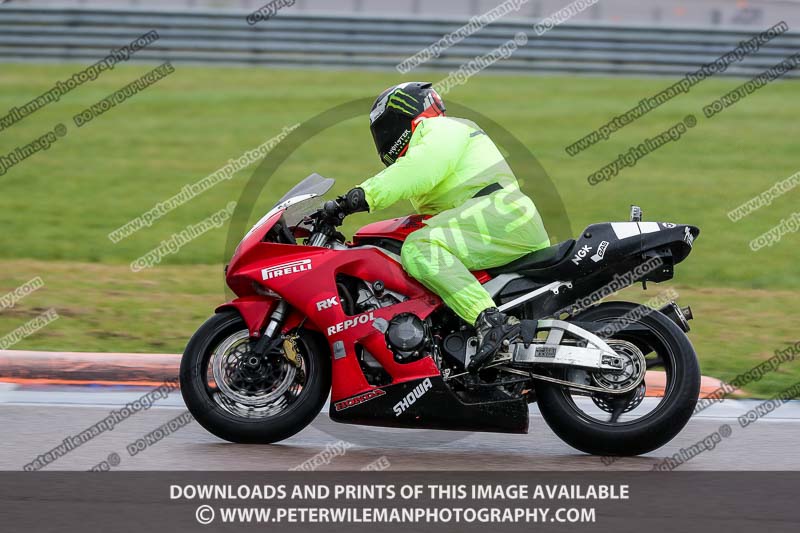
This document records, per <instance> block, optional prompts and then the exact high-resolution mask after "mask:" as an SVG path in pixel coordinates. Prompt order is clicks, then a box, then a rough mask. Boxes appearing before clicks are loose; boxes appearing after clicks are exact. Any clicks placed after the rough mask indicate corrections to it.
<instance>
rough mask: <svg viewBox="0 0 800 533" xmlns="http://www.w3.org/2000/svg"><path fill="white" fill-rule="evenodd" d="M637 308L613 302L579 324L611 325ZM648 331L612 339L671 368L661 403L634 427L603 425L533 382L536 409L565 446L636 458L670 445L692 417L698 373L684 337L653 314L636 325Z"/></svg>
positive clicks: (557, 389)
mask: <svg viewBox="0 0 800 533" xmlns="http://www.w3.org/2000/svg"><path fill="white" fill-rule="evenodd" d="M636 307H637V305H636V304H631V303H627V302H611V303H605V304H600V305H598V306H595V307H593V308H591V309H589V310H588V311H586V312H584V313H581V314H580V315H579V316H578V317H576V319H577V320H580V321H583V322H613V321H614V320H615V319H618V318H619V317H621V316H623V315H625V314H626V313H627V312H629V311H631V310H632V309H634V308H636ZM637 323H638V324H639V325H643V326H645V327H647V329H649V330H650V335H648V336H647V337H649V339H647V340H646V339H644V338H642V336H641V334H638V335H639V337H638V338H634V337H632V335H631V333H626V334H623V333H619V334H617V335H615V336H613V337H612V338H620V339H627V340H629V341H631V342H634V343H635V344H641V343H645V344H648V345H653V344H658V345H659V346H650V347H651V348H653V349H654V351H656V353H657V354H658V355H659V356H660V357H662V358H665V359H669V361H670V364H671V365H672V368H671V370H667V372H668V375H667V380H668V383H667V387H666V391H665V395H664V398H663V400H662V402H661V403H660V404H659V405H658V407H656V408H655V409H654V410H653V411H652V412H651V413H649V414H647V415H646V416H644V417H642V419H641V420H637V421H635V422H629V423H628V422H626V423H620V424H611V423H603V422H600V421H597V420H596V419H594V418H592V417H589V416H587V415H586V414H585V413H583V412H582V411H581V410H580V409H578V408H577V407H576V404H575V403H574V402H573V401H572V398H571V395H570V394H569V392H567V389H565V388H564V387H562V386H560V385H557V384H555V383H548V382H545V381H537V382H536V395H537V398H538V403H539V409H540V411H541V413H542V416H543V417H544V419H545V422H547V425H548V426H550V428H551V429H552V430H553V432H555V434H556V435H558V436H559V437H560V438H561V439H562V440H564V442H566V443H567V444H569V445H570V446H572V447H573V448H576V449H578V450H580V451H582V452H586V453H589V454H594V455H640V454H644V453H647V452H650V451H653V450H655V449H657V448H660V447H661V446H663V445H665V444H666V443H667V442H669V441H670V440H672V439H673V438H674V437H675V436H676V435H677V434H678V433H679V432H680V431H681V430H682V429H683V428H684V426H685V425H686V423H687V422H688V421H689V418H690V417H691V416H692V413H693V411H694V408H695V405H696V404H697V399H698V395H699V393H700V367H699V364H698V362H697V355H696V354H695V351H694V348H693V347H692V344H691V342H690V341H689V339H688V337H687V336H686V334H685V333H684V332H683V331H682V330H681V329H680V328H679V327H678V326H677V325H676V324H675V323H674V322H672V320H670V319H669V318H668V317H666V316H665V315H663V314H662V313H660V312H658V311H655V310H654V311H653V312H651V313H649V314H648V315H646V316H644V317H642V318H640V319H639V320H638V322H637Z"/></svg>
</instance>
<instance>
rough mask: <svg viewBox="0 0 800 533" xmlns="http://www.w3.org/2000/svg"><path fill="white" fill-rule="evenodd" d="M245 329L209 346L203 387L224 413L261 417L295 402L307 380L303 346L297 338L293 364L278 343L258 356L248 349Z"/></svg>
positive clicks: (244, 416) (276, 413)
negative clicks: (211, 347) (295, 357)
mask: <svg viewBox="0 0 800 533" xmlns="http://www.w3.org/2000/svg"><path fill="white" fill-rule="evenodd" d="M252 347H253V343H252V342H251V340H250V334H249V332H248V330H246V329H245V330H240V331H237V332H235V333H233V334H231V335H229V336H228V337H226V338H225V339H223V340H222V341H221V342H220V343H219V344H218V345H217V346H216V348H214V349H212V350H211V351H210V352H209V354H208V358H207V360H206V361H205V365H204V366H205V381H206V391H207V393H208V395H209V397H210V398H211V400H212V401H213V402H214V403H216V404H217V405H218V406H220V407H221V408H222V409H223V410H224V411H226V412H227V413H229V414H231V415H234V416H237V417H242V418H250V419H253V418H256V419H264V418H270V417H274V416H277V415H279V414H283V413H284V412H286V411H287V410H289V409H291V408H292V407H293V406H294V405H296V404H297V403H298V401H299V399H300V398H301V396H302V393H303V391H304V389H305V386H306V384H307V382H308V368H307V357H306V356H305V354H306V353H307V352H306V348H305V345H304V344H303V343H302V342H298V348H299V349H298V362H299V366H295V365H294V364H293V363H291V362H290V361H289V360H288V359H287V358H286V357H284V351H283V348H282V347H278V348H276V349H274V350H272V351H271V352H270V353H268V354H265V355H264V356H262V357H259V356H257V355H256V354H255V353H253V350H252Z"/></svg>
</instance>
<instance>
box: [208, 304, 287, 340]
mask: <svg viewBox="0 0 800 533" xmlns="http://www.w3.org/2000/svg"><path fill="white" fill-rule="evenodd" d="M277 303H278V300H277V299H276V298H269V297H267V296H244V297H242V298H236V299H235V300H231V301H230V302H228V303H225V304H222V305H220V306H219V307H217V308H216V309H214V312H215V313H222V312H225V311H229V310H233V311H236V312H237V313H239V315H241V317H242V319H243V320H244V322H245V324H247V329H248V330H250V336H251V337H260V336H261V331H262V330H263V329H264V327H266V325H267V320H268V319H269V316H270V314H272V310H273V309H275V306H276V305H277Z"/></svg>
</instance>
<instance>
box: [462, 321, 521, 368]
mask: <svg viewBox="0 0 800 533" xmlns="http://www.w3.org/2000/svg"><path fill="white" fill-rule="evenodd" d="M475 329H476V330H477V332H478V349H477V351H476V352H475V355H474V356H473V358H472V360H470V362H469V364H468V365H467V370H468V371H469V372H472V373H475V372H477V371H478V370H480V369H481V368H482V367H483V366H485V365H486V364H487V363H489V362H490V361H491V360H492V359H493V358H494V356H495V355H496V354H497V351H498V350H499V349H500V347H501V346H502V345H503V341H506V340H508V341H513V340H514V339H515V338H516V337H518V336H519V334H520V325H519V320H517V319H516V318H515V317H513V316H507V315H505V314H504V313H501V312H500V310H498V309H497V308H496V307H490V308H488V309H485V310H484V311H483V312H481V314H480V315H478V319H477V320H476V321H475Z"/></svg>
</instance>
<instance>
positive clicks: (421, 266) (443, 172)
mask: <svg viewBox="0 0 800 533" xmlns="http://www.w3.org/2000/svg"><path fill="white" fill-rule="evenodd" d="M369 119H370V130H371V131H372V137H373V139H374V141H375V147H376V148H377V150H378V155H379V156H380V158H381V161H382V162H383V163H384V164H385V165H386V167H387V168H386V169H384V170H383V171H381V172H379V173H378V174H376V175H375V176H373V177H371V178H369V179H367V180H366V181H364V182H363V183H361V184H360V185H359V186H357V187H355V188H354V189H351V190H350V191H349V192H348V193H347V194H346V195H344V196H341V197H340V198H339V206H340V208H341V210H342V212H343V214H344V215H349V214H352V213H356V212H360V211H370V212H372V211H377V210H380V209H384V208H386V207H388V206H390V205H392V204H394V203H395V202H397V201H399V200H406V199H407V200H410V201H411V203H412V205H413V206H414V208H415V210H416V211H417V212H418V213H420V214H428V215H434V216H433V217H431V218H429V219H427V220H426V221H425V222H424V227H423V228H421V229H418V230H416V231H414V232H413V233H411V234H410V235H409V236H408V238H407V239H406V241H405V243H404V244H403V247H402V249H401V261H402V265H403V268H404V269H405V270H406V272H408V274H409V275H411V276H412V277H413V278H415V279H416V280H418V281H419V282H420V283H422V284H423V285H425V286H426V287H427V288H429V289H430V290H431V291H433V292H435V293H436V294H437V295H439V296H440V297H441V298H442V300H443V301H444V302H445V304H447V305H448V306H449V307H450V309H452V310H453V311H454V312H455V313H456V314H457V315H458V316H459V317H461V318H462V319H463V320H464V321H466V322H467V323H469V324H474V325H475V329H476V330H477V334H478V348H477V352H476V354H475V356H474V357H473V358H472V360H471V361H470V363H469V365H468V367H467V369H468V370H469V371H471V372H476V371H477V370H479V369H480V368H481V367H482V366H485V365H486V364H487V363H488V362H490V360H491V359H492V356H494V355H495V354H496V353H497V351H498V349H499V348H500V347H501V345H502V343H503V341H504V340H507V339H508V340H511V339H512V338H514V337H516V336H517V335H518V334H519V322H518V321H517V319H516V318H514V317H510V316H507V315H505V314H504V313H501V312H500V311H499V310H498V309H497V307H495V303H494V301H493V300H492V297H491V296H490V295H489V293H488V292H486V290H485V289H484V288H483V287H482V286H481V284H480V283H479V282H478V281H477V279H476V278H475V277H474V275H473V274H471V273H470V271H471V270H482V269H486V268H492V267H497V266H500V265H505V264H507V263H510V262H511V261H513V260H515V259H518V258H520V257H522V256H524V255H526V254H529V253H531V252H533V251H536V250H539V249H541V248H546V247H548V246H550V240H549V238H548V236H547V233H546V231H545V229H544V224H543V223H542V219H541V217H540V215H539V213H538V211H537V210H536V206H535V205H534V204H533V201H532V200H531V199H530V198H529V197H527V196H526V195H525V194H524V193H522V191H521V190H520V188H519V184H518V182H517V179H516V177H515V176H514V173H513V172H512V170H511V168H510V167H509V166H508V164H507V163H506V161H505V159H504V158H503V155H502V154H501V153H500V151H499V150H498V149H497V147H496V146H495V144H494V143H493V142H492V141H491V139H489V137H488V136H487V135H486V133H485V132H484V131H483V130H481V129H480V127H478V126H477V125H476V124H475V123H474V122H471V121H469V120H465V119H459V118H452V117H449V116H446V114H445V105H444V102H443V101H442V99H441V97H440V96H439V94H437V92H436V91H435V90H434V89H433V87H432V85H431V84H430V83H424V82H408V83H402V84H399V85H395V86H392V87H389V88H388V89H386V90H385V91H383V92H382V93H381V94H380V95H379V96H378V98H377V99H376V100H375V103H374V104H373V105H372V109H371V111H370V114H369Z"/></svg>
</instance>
